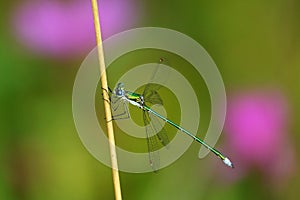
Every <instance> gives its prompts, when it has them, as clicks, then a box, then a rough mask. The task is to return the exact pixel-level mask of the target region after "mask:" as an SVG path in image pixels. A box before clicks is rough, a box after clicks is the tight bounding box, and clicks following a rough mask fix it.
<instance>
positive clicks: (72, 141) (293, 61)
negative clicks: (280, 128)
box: [0, 0, 300, 200]
mask: <svg viewBox="0 0 300 200" xmlns="http://www.w3.org/2000/svg"><path fill="white" fill-rule="evenodd" d="M40 1H42V0H40ZM124 1H125V0H124ZM28 2H32V1H28ZM36 2H38V1H36ZM60 2H64V3H68V4H72V3H73V2H72V1H60ZM23 3H24V1H16V2H9V3H7V2H4V1H2V2H1V3H0V5H1V7H0V13H1V18H0V27H1V29H0V33H1V43H0V70H1V71H0V102H1V104H0V110H1V114H0V133H1V140H0V159H1V160H0V162H1V171H0V177H1V178H0V199H3V200H14V199H30V200H31V199H33V200H35V199H45V200H47V199H49V200H52V199H64V200H67V199H72V200H75V199H78V200H79V199H91V200H92V199H114V192H113V184H112V177H111V169H110V168H108V167H106V166H104V165H103V164H101V163H100V162H98V161H97V160H96V159H95V158H93V157H92V156H91V155H90V154H89V153H88V151H87V150H86V149H85V148H84V146H83V145H82V143H81V141H80V139H79V137H78V134H77V132H76V129H75V125H74V122H73V118H72V89H73V82H74V79H75V76H76V72H77V70H78V68H79V66H80V64H81V62H82V60H83V59H84V57H85V55H86V54H87V53H88V52H89V50H91V49H92V48H93V45H91V46H88V47H85V48H86V49H83V50H82V49H81V50H82V51H81V52H80V53H74V54H72V55H71V56H70V55H68V56H62V57H59V56H56V55H55V54H53V55H50V56H49V54H47V53H43V52H39V51H36V49H35V50H32V48H31V47H30V46H29V47H28V45H27V44H28V43H27V44H26V43H24V42H22V40H25V39H26V37H25V39H24V37H22V35H21V33H18V29H16V26H19V25H18V23H15V20H14V16H15V15H16V12H17V11H18V10H17V9H16V8H17V7H20V6H22V4H23ZM116 5H117V4H116ZM132 5H136V6H135V9H136V10H135V13H136V15H134V16H133V18H136V21H135V22H134V23H133V24H131V25H130V26H129V27H128V28H132V27H144V26H157V27H165V28H170V29H174V30H176V31H179V32H182V33H184V34H186V35H188V36H190V37H192V38H193V39H195V40H196V41H198V42H199V43H200V44H201V45H202V46H203V47H204V48H205V49H206V50H207V51H208V52H209V54H210V55H211V57H212V58H213V59H214V61H215V63H216V64H217V66H218V68H219V70H220V72H221V74H222V76H223V79H224V83H225V87H226V90H227V94H228V95H229V96H230V94H231V93H234V92H235V91H244V90H247V89H249V88H264V87H272V88H276V89H278V90H280V91H282V92H283V94H284V95H285V96H286V98H287V99H288V106H289V108H290V117H289V118H288V119H289V121H288V123H287V124H288V128H287V130H288V131H287V135H288V137H289V138H290V140H291V141H293V142H292V143H291V145H293V147H292V149H293V151H294V154H295V158H294V159H295V161H294V164H293V166H290V168H291V169H292V168H293V170H292V172H291V173H289V174H286V178H285V177H283V178H281V179H277V180H276V182H275V183H274V182H269V181H268V180H265V179H264V178H262V177H263V176H261V174H260V173H261V172H258V173H257V172H256V170H253V171H250V172H249V173H248V174H247V175H245V176H243V177H241V178H238V179H235V180H228V179H226V178H225V177H223V176H222V173H225V174H226V173H227V172H228V171H227V169H225V170H223V171H222V169H220V168H223V165H218V164H217V162H218V161H215V159H214V157H213V156H212V155H209V156H208V157H207V158H205V159H202V160H199V159H198V158H197V152H198V149H199V145H198V144H193V145H192V146H191V147H190V148H189V150H188V151H187V152H186V153H185V154H184V155H183V156H182V157H181V158H180V159H179V160H177V161H176V162H175V163H173V164H172V165H170V166H168V167H166V168H164V169H162V170H160V171H159V173H148V174H129V173H123V172H121V173H120V177H121V185H122V192H123V198H124V199H131V200H134V199H145V200H146V199H195V200H196V199H220V198H222V199H232V200H234V199H253V198H256V199H267V198H268V199H283V198H285V199H290V200H292V199H299V197H300V194H299V192H297V188H298V187H299V186H300V174H299V173H298V171H299V170H298V167H297V161H298V152H299V147H298V146H297V144H298V141H299V140H300V136H299V134H298V133H299V132H300V125H299V123H297V121H298V119H299V118H300V114H299V113H300V106H299V100H300V94H299V86H300V84H299V75H300V40H299V35H300V24H299V18H300V14H299V13H300V12H299V10H300V2H299V1H296V0H285V1H284V0H277V1H248V2H246V1H233V0H232V1H215V0H213V1H189V2H185V3H184V2H183V1H179V0H165V1H158V0H152V1H136V2H134V1H133V4H132ZM100 6H101V4H100ZM34 13H35V12H32V14H33V15H34ZM131 17H132V16H131ZM28 23H29V25H28V27H29V28H30V27H31V25H30V21H29V22H28ZM58 23H59V21H58ZM118 23H123V22H122V21H118ZM36 28H37V29H38V28H39V27H36ZM42 34H43V33H39V35H42ZM70 34H71V35H72V33H70ZM20 35H21V36H20ZM62 43H63V42H62ZM154 55H155V54H154ZM140 59H142V60H143V59H145V60H143V61H132V65H133V66H134V64H136V63H139V62H140V63H143V62H145V63H146V62H147V60H146V58H140ZM176 62H180V61H176ZM120 64H121V63H120ZM177 65H178V64H177ZM199 87H200V90H202V89H203V90H206V89H205V86H199ZM206 94H207V92H206ZM206 98H208V97H207V96H206ZM203 104H204V105H206V104H207V105H209V100H205V101H204V103H203ZM209 116H210V114H209V109H207V110H206V109H204V113H203V114H202V113H201V118H202V119H203V120H204V124H205V123H208V118H209ZM99 119H100V118H99ZM205 120H206V121H205ZM204 126H205V125H204ZM225 137H226V135H225V136H224V138H225ZM121 138H122V136H121ZM117 139H118V138H117ZM225 139H226V138H225ZM117 143H118V141H117ZM121 143H123V142H121ZM223 143H224V139H223V136H222V138H221V140H220V142H219V143H218V144H217V146H219V145H220V146H222V144H223ZM122 145H125V144H124V143H123V144H122ZM131 145H134V143H133V142H132V143H131V144H129V146H131ZM283 145H284V144H283ZM274 148H283V147H278V146H275V147H274ZM249 151H251V150H249ZM220 170H221V173H220ZM229 170H230V169H229ZM218 171H219V172H218ZM231 173H232V172H231Z"/></svg>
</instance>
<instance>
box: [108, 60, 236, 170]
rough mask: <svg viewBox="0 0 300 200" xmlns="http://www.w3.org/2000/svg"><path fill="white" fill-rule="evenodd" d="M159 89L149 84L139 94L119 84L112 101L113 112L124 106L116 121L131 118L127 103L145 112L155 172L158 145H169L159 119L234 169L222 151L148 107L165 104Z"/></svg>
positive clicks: (157, 161)
mask: <svg viewBox="0 0 300 200" xmlns="http://www.w3.org/2000/svg"><path fill="white" fill-rule="evenodd" d="M162 61H163V59H160V62H162ZM158 89H159V88H158V87H157V84H153V83H148V84H146V86H145V89H144V91H143V93H142V94H138V93H135V92H131V91H127V90H125V87H124V84H123V83H118V84H117V86H116V88H115V89H114V91H112V97H113V99H111V104H112V109H113V110H117V109H118V108H119V107H120V105H122V106H123V107H124V109H125V110H124V112H123V113H121V114H119V115H118V116H117V117H116V116H114V119H117V118H118V119H127V118H130V113H129V110H128V108H127V105H126V103H129V104H131V105H133V106H135V107H138V108H140V109H141V110H142V111H143V121H144V125H145V127H146V136H147V137H146V138H147V145H148V153H149V161H150V165H151V167H152V168H153V170H154V171H156V170H158V168H159V155H158V152H157V151H156V150H157V149H158V146H159V144H158V143H159V142H160V143H161V144H162V145H163V146H167V145H168V143H169V139H168V136H167V134H166V130H165V129H164V128H163V127H162V126H161V124H160V122H159V121H158V119H157V118H159V119H161V120H163V121H165V122H166V123H168V124H170V125H171V126H173V127H175V128H176V129H178V130H180V131H181V132H183V133H185V134H186V135H188V136H189V137H191V138H192V139H194V140H195V141H197V142H199V143H200V144H202V145H203V146H205V147H206V148H207V149H208V150H210V151H211V152H213V153H214V154H215V155H216V156H218V157H219V158H220V159H221V160H222V161H223V163H224V164H226V165H227V166H229V167H231V168H233V167H234V166H233V163H232V162H231V161H230V160H229V158H227V157H226V156H224V155H223V154H222V153H221V152H220V151H218V150H217V149H215V148H213V147H211V146H210V145H209V144H207V143H206V142H204V141H203V140H201V139H200V138H198V137H197V136H195V135H193V134H192V133H191V132H189V131H188V130H186V129H184V128H183V127H181V126H180V125H178V124H176V123H174V122H173V121H171V120H170V119H167V118H166V117H164V116H162V115H160V114H159V113H157V112H156V111H154V110H153V109H151V108H150V107H149V105H147V103H149V104H151V105H162V104H163V101H162V99H161V97H160V95H159V94H158V92H157V90H158ZM150 116H151V117H150ZM152 116H153V117H152ZM159 130H160V131H159Z"/></svg>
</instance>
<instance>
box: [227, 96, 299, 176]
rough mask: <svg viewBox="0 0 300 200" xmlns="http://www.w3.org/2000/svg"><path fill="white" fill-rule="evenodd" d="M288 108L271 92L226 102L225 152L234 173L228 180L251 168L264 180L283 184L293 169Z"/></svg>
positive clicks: (230, 173)
mask: <svg viewBox="0 0 300 200" xmlns="http://www.w3.org/2000/svg"><path fill="white" fill-rule="evenodd" d="M287 122H288V105H287V102H286V99H285V98H284V96H283V95H282V94H280V93H278V92H271V91H250V92H249V91H248V92H247V93H246V92H245V93H240V94H238V95H236V96H234V97H233V98H230V99H229V104H228V112H227V119H226V124H225V132H226V134H227V137H226V139H227V141H226V146H225V151H226V152H228V155H230V157H231V158H232V160H233V161H234V162H235V165H236V169H235V170H231V172H226V174H227V176H228V177H230V178H231V179H235V178H238V177H240V176H243V175H245V174H246V173H247V171H249V170H250V169H252V168H255V169H256V170H259V171H260V172H261V173H262V174H263V175H265V176H266V177H267V178H268V179H274V180H279V179H280V180H283V179H284V178H285V177H286V176H287V175H288V174H289V173H290V172H291V170H292V169H293V164H294V152H293V148H292V146H291V143H290V141H289V138H288V128H287V126H288V124H287Z"/></svg>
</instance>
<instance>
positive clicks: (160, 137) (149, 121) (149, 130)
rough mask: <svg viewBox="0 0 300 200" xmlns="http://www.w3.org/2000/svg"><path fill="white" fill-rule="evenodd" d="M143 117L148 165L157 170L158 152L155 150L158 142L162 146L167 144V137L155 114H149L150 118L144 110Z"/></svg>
mask: <svg viewBox="0 0 300 200" xmlns="http://www.w3.org/2000/svg"><path fill="white" fill-rule="evenodd" d="M143 119H144V125H145V127H146V136H147V145H148V153H149V161H150V165H151V167H152V169H153V171H157V170H158V169H159V166H160V158H159V152H158V151H157V150H159V148H160V145H159V142H160V143H161V144H162V145H163V146H167V145H168V143H169V138H168V136H167V134H166V131H165V129H164V128H163V127H162V126H161V124H160V122H159V121H158V119H156V118H155V116H151V118H150V116H149V113H148V112H146V111H144V112H143ZM159 130H160V131H159ZM158 131H159V132H158Z"/></svg>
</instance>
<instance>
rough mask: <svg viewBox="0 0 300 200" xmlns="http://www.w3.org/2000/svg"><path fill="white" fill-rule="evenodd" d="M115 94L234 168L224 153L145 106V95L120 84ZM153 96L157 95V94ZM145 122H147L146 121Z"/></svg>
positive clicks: (160, 138)
mask: <svg viewBox="0 0 300 200" xmlns="http://www.w3.org/2000/svg"><path fill="white" fill-rule="evenodd" d="M113 93H114V94H115V95H116V96H117V97H118V98H121V100H123V101H127V102H129V103H130V104H131V105H133V106H136V107H138V108H140V109H142V110H143V111H147V113H151V114H153V115H155V116H156V117H158V118H160V119H161V120H163V121H165V122H167V123H168V124H170V125H172V126H174V127H175V128H177V129H178V130H180V131H181V132H183V133H185V134H187V135H188V136H190V137H191V138H193V139H194V140H195V141H197V142H199V143H200V144H202V145H203V146H205V147H206V148H207V149H208V150H210V151H211V152H213V153H214V154H215V155H216V156H218V157H219V158H220V159H221V160H222V161H223V163H224V164H225V165H227V166H229V167H231V168H233V164H232V163H231V161H230V160H229V159H228V158H227V157H225V156H224V155H223V154H222V153H220V152H219V151H218V150H216V149H215V148H213V147H211V146H210V145H208V144H207V143H205V142H204V141H203V140H201V139H200V138H198V137H197V136H195V135H193V134H192V133H190V132H189V131H187V130H186V129H184V128H183V127H181V126H179V125H177V124H176V123H174V122H173V121H171V120H169V119H167V118H166V117H164V116H162V115H160V114H158V113H157V112H155V111H154V110H152V109H151V108H150V107H148V106H146V105H145V101H146V100H144V96H143V95H140V94H137V93H133V92H129V91H125V90H124V84H123V83H118V85H117V87H116V89H115V91H114V92H113ZM143 94H144V93H143ZM153 94H155V95H157V93H155V92H154V93H153ZM157 102H162V100H161V99H160V101H157ZM157 102H156V103H157ZM152 103H153V102H152ZM154 103H155V102H154ZM144 118H145V117H144ZM144 120H146V119H144ZM148 122H149V121H148ZM145 124H147V123H145ZM155 134H159V133H155ZM164 137H167V136H164ZM147 138H148V135H147ZM158 138H159V140H160V141H161V142H162V144H163V145H165V142H164V141H163V140H162V139H163V137H162V136H158ZM147 142H148V148H149V147H150V146H149V140H148V141H147ZM150 155H151V152H150V151H149V157H151V156H150ZM150 165H151V166H152V165H153V166H154V164H153V160H151V159H150ZM153 168H155V167H153Z"/></svg>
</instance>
